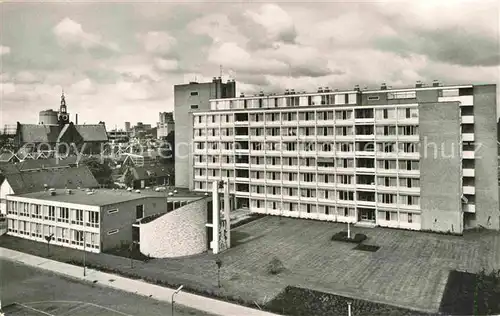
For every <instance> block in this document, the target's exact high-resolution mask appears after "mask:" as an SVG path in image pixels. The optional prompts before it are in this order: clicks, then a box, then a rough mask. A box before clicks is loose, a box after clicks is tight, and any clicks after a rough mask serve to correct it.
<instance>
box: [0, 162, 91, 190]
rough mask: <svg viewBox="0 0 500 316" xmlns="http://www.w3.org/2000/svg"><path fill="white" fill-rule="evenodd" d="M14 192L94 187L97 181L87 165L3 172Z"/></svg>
mask: <svg viewBox="0 0 500 316" xmlns="http://www.w3.org/2000/svg"><path fill="white" fill-rule="evenodd" d="M5 178H6V180H7V181H8V182H9V185H10V186H11V188H12V190H13V191H14V193H15V194H24V193H29V192H37V191H42V190H44V189H45V185H47V186H48V187H49V188H60V189H64V188H69V189H76V188H77V187H81V188H96V187H99V183H97V180H96V179H95V178H94V176H93V175H92V173H91V172H90V170H89V168H87V166H80V167H75V168H63V169H47V170H40V171H36V172H27V171H20V172H17V173H9V174H5Z"/></svg>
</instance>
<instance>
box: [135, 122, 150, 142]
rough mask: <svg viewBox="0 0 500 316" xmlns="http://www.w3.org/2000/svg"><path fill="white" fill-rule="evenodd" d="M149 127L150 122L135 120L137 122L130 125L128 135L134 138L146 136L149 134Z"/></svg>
mask: <svg viewBox="0 0 500 316" xmlns="http://www.w3.org/2000/svg"><path fill="white" fill-rule="evenodd" d="M151 129H152V126H151V124H144V123H142V122H137V124H136V125H135V126H134V127H132V129H131V133H130V136H131V137H135V138H146V136H148V135H150V134H151Z"/></svg>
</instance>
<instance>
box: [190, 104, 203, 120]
mask: <svg viewBox="0 0 500 316" xmlns="http://www.w3.org/2000/svg"><path fill="white" fill-rule="evenodd" d="M197 108H198V104H191V110H194V109H197ZM200 123H201V122H200Z"/></svg>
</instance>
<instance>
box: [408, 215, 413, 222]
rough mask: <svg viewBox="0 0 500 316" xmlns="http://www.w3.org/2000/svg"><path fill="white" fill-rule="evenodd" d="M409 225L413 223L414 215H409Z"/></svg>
mask: <svg viewBox="0 0 500 316" xmlns="http://www.w3.org/2000/svg"><path fill="white" fill-rule="evenodd" d="M408 223H413V214H408Z"/></svg>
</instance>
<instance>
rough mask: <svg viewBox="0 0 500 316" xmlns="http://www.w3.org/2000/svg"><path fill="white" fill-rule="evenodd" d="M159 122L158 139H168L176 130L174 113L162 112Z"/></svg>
mask: <svg viewBox="0 0 500 316" xmlns="http://www.w3.org/2000/svg"><path fill="white" fill-rule="evenodd" d="M159 119H160V120H159V122H158V123H157V126H156V127H157V137H158V139H166V137H167V136H168V134H170V132H173V131H174V130H175V121H174V114H173V113H172V112H160V115H159Z"/></svg>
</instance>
